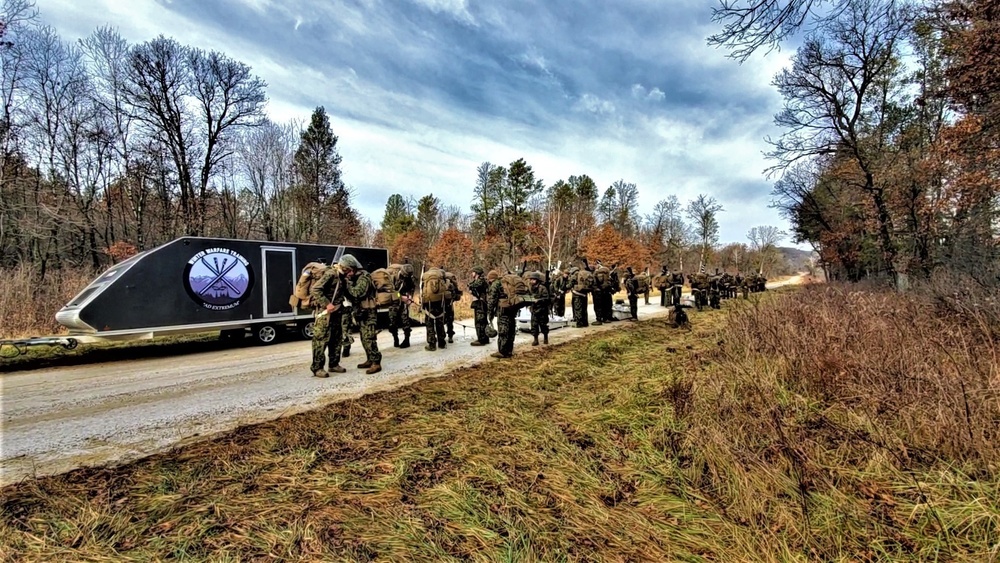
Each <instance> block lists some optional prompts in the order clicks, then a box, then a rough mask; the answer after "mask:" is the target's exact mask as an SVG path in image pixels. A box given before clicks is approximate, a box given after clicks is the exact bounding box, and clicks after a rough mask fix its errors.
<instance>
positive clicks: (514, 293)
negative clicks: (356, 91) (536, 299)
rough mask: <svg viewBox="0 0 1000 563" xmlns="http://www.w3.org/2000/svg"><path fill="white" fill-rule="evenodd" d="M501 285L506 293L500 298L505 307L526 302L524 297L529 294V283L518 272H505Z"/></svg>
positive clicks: (501, 277)
mask: <svg viewBox="0 0 1000 563" xmlns="http://www.w3.org/2000/svg"><path fill="white" fill-rule="evenodd" d="M500 286H501V287H502V288H503V292H504V294H505V295H506V297H505V298H503V299H501V300H500V306H501V307H503V308H505V309H506V308H510V307H517V306H518V305H520V304H522V303H524V297H525V296H526V295H528V283H527V282H526V281H524V278H522V277H521V276H519V275H517V274H504V275H502V276H500Z"/></svg>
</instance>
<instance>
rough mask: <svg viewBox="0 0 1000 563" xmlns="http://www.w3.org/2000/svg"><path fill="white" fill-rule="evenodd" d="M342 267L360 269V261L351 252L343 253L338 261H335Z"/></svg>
mask: <svg viewBox="0 0 1000 563" xmlns="http://www.w3.org/2000/svg"><path fill="white" fill-rule="evenodd" d="M337 263H338V264H340V266H341V267H342V268H350V269H352V270H361V269H363V268H362V266H361V262H358V259H357V258H355V257H354V256H353V255H351V254H345V255H343V256H341V257H340V261H339V262H337Z"/></svg>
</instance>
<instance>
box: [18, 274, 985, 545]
mask: <svg viewBox="0 0 1000 563" xmlns="http://www.w3.org/2000/svg"><path fill="white" fill-rule="evenodd" d="M925 299H927V300H929V301H930V302H933V301H934V298H933V297H928V298H925ZM948 310H950V311H952V313H949V314H956V315H959V317H958V318H955V319H951V320H950V321H947V322H946V321H945V318H946V317H945V315H944V314H943V313H942V311H941V309H939V308H934V307H930V308H927V307H926V302H925V301H920V300H919V299H917V298H910V297H903V298H900V297H898V296H894V295H891V294H882V293H875V292H872V293H852V292H851V291H850V290H847V289H845V288H840V287H820V288H813V289H809V290H806V291H800V292H793V291H778V292H768V293H767V294H765V295H762V296H755V297H754V299H752V300H750V301H746V302H745V301H743V300H736V301H735V302H734V301H728V302H726V304H725V305H724V310H723V311H707V312H704V313H693V314H692V316H691V320H692V323H693V330H692V331H687V330H675V329H670V328H669V327H668V325H667V324H666V323H665V322H664V321H659V320H654V321H648V322H642V323H629V324H626V323H619V325H625V326H616V327H615V328H614V329H612V330H608V331H603V332H599V333H597V334H594V335H592V336H589V337H585V338H582V339H578V340H575V341H573V342H571V343H568V344H565V345H561V346H553V347H547V348H542V349H540V350H539V349H534V350H535V351H532V352H528V353H526V352H524V350H523V349H520V348H519V349H518V350H517V351H516V356H515V358H514V359H512V360H505V361H502V362H501V361H496V362H494V361H489V362H486V363H484V364H482V365H479V366H475V367H471V368H467V369H463V370H459V371H457V372H455V373H453V374H451V375H450V376H449V377H445V378H439V379H434V380H424V381H421V382H419V383H417V384H415V385H413V386H410V387H407V388H403V389H399V390H395V391H389V392H383V393H379V394H375V395H370V396H366V397H362V398H359V399H357V400H352V401H348V402H344V403H339V404H334V405H331V406H329V407H326V408H323V409H320V410H316V411H312V412H309V413H304V414H301V415H297V416H293V417H288V418H284V419H280V420H276V421H273V422H269V423H265V424H260V425H256V426H252V427H245V428H240V429H237V430H235V431H233V432H231V433H228V434H226V435H223V436H221V437H218V438H216V439H213V440H211V441H206V442H202V443H198V444H193V445H190V446H187V447H184V448H181V449H178V450H175V451H173V452H170V453H166V454H162V455H157V456H154V457H151V458H147V459H145V460H141V461H138V462H135V463H132V464H129V465H125V466H121V467H111V468H103V469H101V468H97V469H83V470H79V471H76V472H72V473H69V474H66V475H63V476H57V477H50V478H44V479H38V480H32V481H28V482H24V483H21V484H18V485H14V486H11V487H7V488H5V489H3V490H2V495H3V511H2V514H0V553H5V554H9V558H10V559H12V560H33V561H56V560H90V561H101V560H116V561H120V560H132V561H146V560H163V559H171V558H173V559H194V560H218V561H223V560H233V561H235V560H264V559H286V560H325V561H341V560H347V561H370V560H386V561H623V562H624V561H675V560H684V561H708V560H711V561H813V560H829V561H862V560H869V561H871V560H914V561H917V560H919V561H929V560H961V561H991V560H993V561H996V560H997V558H998V550H1000V547H998V541H1000V533H998V531H1000V527H998V524H1000V486H998V483H1000V479H998V474H997V473H998V472H997V459H996V457H995V456H996V450H995V445H993V446H991V445H990V444H988V443H987V441H988V440H989V439H990V437H991V436H995V434H993V432H995V431H996V428H997V425H998V424H1000V418H998V417H997V413H996V411H995V410H994V409H995V408H996V404H997V394H996V382H995V375H996V374H995V372H994V373H993V374H992V376H991V377H993V378H994V379H993V380H992V383H989V384H987V382H986V380H987V379H988V377H987V374H989V373H991V372H990V369H991V368H990V366H989V361H988V360H986V359H983V358H982V356H983V354H985V353H987V351H988V350H989V346H988V345H987V346H986V347H980V346H979V345H977V344H976V339H977V338H979V339H981V338H982V336H983V335H984V334H986V332H985V330H986V329H984V328H976V327H977V323H976V322H975V320H974V319H975V317H974V316H968V315H963V314H962V313H961V312H956V311H955V310H954V308H951V309H948ZM889 312H892V313H893V315H894V316H889V317H887V315H888V313H889ZM862 313H868V314H867V315H866V314H862ZM844 315H846V317H845V316H844ZM887 318H888V319H896V320H894V321H893V322H889V321H888V320H886V319H887ZM935 319H938V320H935ZM937 322H940V323H941V324H940V325H936V324H933V323H937ZM919 323H925V324H926V326H925V328H924V329H922V330H924V331H925V332H917V333H915V334H914V335H912V336H908V335H907V334H905V333H901V330H900V329H902V328H905V329H907V331H909V330H912V329H911V328H910V327H911V326H912V325H914V324H919ZM933 326H940V328H941V329H942V330H946V334H947V336H946V338H948V339H950V340H945V341H943V342H942V344H943V347H942V348H941V349H940V350H938V349H934V348H930V347H924V348H923V349H921V352H922V354H921V355H920V356H919V357H915V358H914V360H913V361H911V362H908V363H907V362H905V361H904V359H905V357H906V354H907V351H909V352H910V353H915V352H916V350H917V348H916V347H917V346H918V344H919V340H918V336H917V335H927V334H929V333H927V332H926V331H927V330H930V328H931V327H933ZM876 329H877V330H878V331H882V332H884V333H885V334H868V333H858V332H857V331H858V330H867V331H875V330H876ZM903 332H906V331H903ZM938 338H941V336H940V335H938ZM959 341H964V342H965V343H966V344H967V350H968V351H969V352H968V354H966V355H956V352H955V350H956V348H957V346H955V345H954V343H955V342H959ZM890 342H891V343H892V344H893V346H892V349H891V350H886V349H885V348H883V347H884V346H887V345H888V343H890ZM949 343H951V344H953V345H952V346H948V344H949ZM943 350H947V352H941V351H943ZM939 352H940V353H939ZM875 356H877V357H875ZM953 356H954V359H951V358H952V357H953ZM949 362H952V363H955V362H957V363H958V365H959V366H960V367H955V366H954V365H952V366H951V367H949ZM824 370H832V372H831V373H832V374H834V375H829V374H827V373H826V371H824ZM900 370H903V372H902V373H901V374H900V373H897V372H898V371H900ZM967 372H971V373H967ZM918 377H922V378H924V379H927V380H928V381H926V382H923V383H919V382H917V381H916V380H914V378H918ZM935 382H936V383H935ZM977 382H978V383H977ZM932 383H933V384H932ZM956 384H958V387H959V388H961V386H962V384H964V385H965V392H964V393H962V391H960V390H959V391H955V389H954V386H955V385H956ZM956 393H962V396H963V397H968V400H969V409H968V417H967V418H965V420H966V422H965V423H963V422H962V420H961V419H962V418H964V415H963V416H958V415H956V414H954V413H952V412H951V411H952V403H953V402H954V401H955V400H956V397H957V395H956ZM961 410H962V411H965V408H964V399H963V408H962V409H961ZM959 414H961V413H959ZM970 421H971V425H972V426H975V425H978V428H974V429H973V432H972V434H971V437H969V435H968V427H969V426H970V424H969V422H970ZM938 425H945V426H943V427H942V429H940V430H938ZM958 431H965V432H966V436H965V437H961V436H952V435H951V434H953V433H955V432H958Z"/></svg>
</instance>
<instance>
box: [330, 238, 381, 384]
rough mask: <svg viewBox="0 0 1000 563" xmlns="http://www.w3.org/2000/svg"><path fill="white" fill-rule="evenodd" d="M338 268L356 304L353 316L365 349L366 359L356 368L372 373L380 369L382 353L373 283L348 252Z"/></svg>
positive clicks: (348, 292)
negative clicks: (380, 350) (379, 346)
mask: <svg viewBox="0 0 1000 563" xmlns="http://www.w3.org/2000/svg"><path fill="white" fill-rule="evenodd" d="M338 264H339V265H340V269H341V270H342V271H343V272H344V278H345V279H346V281H347V283H346V285H347V294H348V295H350V296H351V300H352V301H353V302H354V303H356V304H357V312H355V317H356V318H357V321H358V327H359V329H360V332H361V346H362V347H364V349H365V355H366V356H367V358H366V360H365V361H364V362H362V363H360V364H358V369H365V368H367V369H365V373H367V374H373V373H378V372H380V371H382V353H381V352H379V350H378V340H377V335H378V329H377V328H376V322H377V315H378V309H377V307H376V303H375V284H373V283H372V278H371V276H370V275H369V274H368V272H366V271H365V270H364V268H362V266H361V263H360V262H358V260H357V258H355V257H354V256H352V255H350V254H345V255H344V256H343V257H341V259H340V262H338Z"/></svg>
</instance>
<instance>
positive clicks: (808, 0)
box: [708, 0, 852, 62]
mask: <svg viewBox="0 0 1000 563" xmlns="http://www.w3.org/2000/svg"><path fill="white" fill-rule="evenodd" d="M851 1H852V0H720V1H719V6H718V7H716V8H712V21H714V22H716V23H721V24H723V25H722V31H721V32H720V33H717V34H715V35H712V36H710V37H709V38H708V44H709V45H716V46H722V47H726V48H728V49H730V53H729V56H730V57H732V58H734V59H736V60H738V61H740V62H744V61H746V60H747V59H748V58H750V55H752V54H753V53H754V52H755V51H756V50H757V49H761V48H766V49H767V50H768V51H770V50H772V49H775V48H777V47H778V45H780V44H781V42H782V41H784V40H785V39H787V38H788V37H789V36H791V35H792V34H794V33H795V32H796V31H798V30H799V29H801V28H802V27H803V26H807V27H811V26H814V25H817V24H818V23H820V22H822V21H823V20H825V19H827V18H829V17H831V14H830V13H822V12H820V10H819V8H821V7H824V6H826V5H828V4H832V5H833V9H832V13H833V14H834V15H835V14H836V13H838V12H839V11H841V10H843V9H844V7H845V6H846V5H847V4H848V3H849V2H851Z"/></svg>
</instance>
